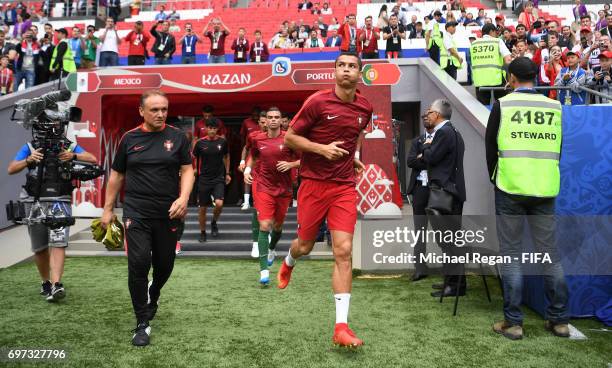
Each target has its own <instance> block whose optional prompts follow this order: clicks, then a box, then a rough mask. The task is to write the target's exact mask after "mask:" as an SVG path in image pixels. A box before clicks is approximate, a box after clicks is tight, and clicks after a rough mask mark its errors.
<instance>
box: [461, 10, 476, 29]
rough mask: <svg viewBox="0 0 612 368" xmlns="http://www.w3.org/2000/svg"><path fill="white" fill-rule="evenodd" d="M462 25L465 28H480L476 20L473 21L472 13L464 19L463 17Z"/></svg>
mask: <svg viewBox="0 0 612 368" xmlns="http://www.w3.org/2000/svg"><path fill="white" fill-rule="evenodd" d="M463 25H464V26H466V27H468V26H469V27H480V26H479V25H478V22H476V19H474V14H472V13H467V15H466V17H465V22H463Z"/></svg>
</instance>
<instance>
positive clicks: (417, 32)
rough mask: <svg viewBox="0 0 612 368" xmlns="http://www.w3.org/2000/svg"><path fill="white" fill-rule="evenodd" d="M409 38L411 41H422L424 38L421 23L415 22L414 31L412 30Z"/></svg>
mask: <svg viewBox="0 0 612 368" xmlns="http://www.w3.org/2000/svg"><path fill="white" fill-rule="evenodd" d="M409 38H410V39H411V40H414V39H417V40H419V39H424V38H425V30H424V29H423V23H421V22H416V25H415V27H414V30H412V31H411V32H410V36H409Z"/></svg>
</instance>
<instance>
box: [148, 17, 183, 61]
mask: <svg viewBox="0 0 612 368" xmlns="http://www.w3.org/2000/svg"><path fill="white" fill-rule="evenodd" d="M160 25H161V32H158V31H157V27H158V26H160ZM169 28H170V24H169V23H168V21H167V20H163V21H157V23H155V24H154V25H153V27H151V31H150V32H149V33H151V36H153V38H155V42H154V43H153V48H152V49H151V51H152V52H153V55H154V56H155V64H157V65H166V64H172V55H173V54H174V52H175V51H176V39H175V38H174V36H173V35H172V34H170V33H169V32H168V30H169Z"/></svg>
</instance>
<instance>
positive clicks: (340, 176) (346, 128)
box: [290, 89, 373, 184]
mask: <svg viewBox="0 0 612 368" xmlns="http://www.w3.org/2000/svg"><path fill="white" fill-rule="evenodd" d="M372 112H373V108H372V105H371V104H370V102H368V100H366V99H365V97H363V96H362V95H361V94H359V93H357V94H356V95H355V100H354V101H353V102H343V101H342V100H340V98H338V96H336V93H335V92H334V90H333V89H331V90H323V91H319V92H317V93H315V94H313V95H312V96H310V97H309V98H308V99H307V100H306V101H305V102H304V105H302V108H301V109H300V111H299V112H298V113H297V115H295V117H294V118H293V120H292V121H291V125H290V127H291V128H292V129H293V131H294V132H295V133H297V134H298V135H301V136H303V137H305V138H308V139H309V140H310V141H312V142H315V143H319V144H330V143H332V142H336V141H343V142H344V143H343V144H341V145H339V147H340V148H343V149H345V150H347V151H348V152H349V153H348V155H346V156H344V157H342V158H341V159H339V160H335V161H330V160H328V159H326V158H325V157H323V156H321V155H318V154H315V153H310V152H304V153H303V154H302V159H301V162H300V175H301V176H302V177H303V178H308V179H313V180H323V181H332V182H335V183H339V184H355V171H354V167H353V160H354V157H355V150H356V148H357V140H358V138H359V135H360V134H361V132H362V131H363V130H364V129H365V128H366V126H367V125H368V123H369V122H370V120H371V118H372Z"/></svg>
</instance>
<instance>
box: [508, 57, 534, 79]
mask: <svg viewBox="0 0 612 368" xmlns="http://www.w3.org/2000/svg"><path fill="white" fill-rule="evenodd" d="M508 73H509V74H512V75H514V77H515V78H516V79H518V80H519V82H532V81H533V80H534V79H535V78H536V76H537V74H538V66H537V65H536V64H535V63H534V62H533V61H532V60H531V59H529V58H526V57H518V58H516V59H514V60H512V62H511V63H510V65H509V66H508Z"/></svg>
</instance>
